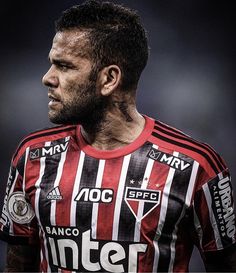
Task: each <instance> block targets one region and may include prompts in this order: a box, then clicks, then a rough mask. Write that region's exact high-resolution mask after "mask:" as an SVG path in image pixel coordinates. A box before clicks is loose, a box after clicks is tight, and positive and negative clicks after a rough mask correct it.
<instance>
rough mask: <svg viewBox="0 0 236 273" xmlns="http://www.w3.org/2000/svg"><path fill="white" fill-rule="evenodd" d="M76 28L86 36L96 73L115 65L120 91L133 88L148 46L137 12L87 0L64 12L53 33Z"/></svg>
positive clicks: (140, 71)
mask: <svg viewBox="0 0 236 273" xmlns="http://www.w3.org/2000/svg"><path fill="white" fill-rule="evenodd" d="M74 28H79V29H81V30H85V31H87V32H88V38H89V46H88V50H89V51H90V56H91V59H92V60H93V62H94V63H95V68H96V69H97V71H99V70H101V69H102V68H103V67H105V66H108V65H110V64H116V65H118V66H119V67H120V69H121V71H122V84H121V88H122V89H132V88H134V87H136V86H137V83H138V80H139V78H140V75H141V73H142V71H143V69H144V68H145V66H146V64H147V60H148V42H147V35H146V31H145V29H144V28H143V26H142V24H141V22H140V17H139V16H138V14H137V12H136V11H134V10H131V9H129V8H126V7H123V6H122V5H116V4H114V3H111V2H101V1H97V0H89V1H86V2H84V3H83V4H81V5H76V6H72V7H71V8H69V9H67V10H65V11H64V12H63V13H62V15H61V17H60V18H59V19H58V20H57V21H56V22H55V29H56V31H57V32H58V31H65V30H70V29H74Z"/></svg>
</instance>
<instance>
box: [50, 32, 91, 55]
mask: <svg viewBox="0 0 236 273" xmlns="http://www.w3.org/2000/svg"><path fill="white" fill-rule="evenodd" d="M88 42H89V39H88V33H87V32H86V31H80V30H66V31H60V32H57V33H56V35H55V36H54V38H53V43H52V48H51V50H50V55H53V57H55V58H61V57H66V56H68V57H69V56H71V57H88V56H89V54H88V52H89V48H88V47H89V46H88V45H89V44H88Z"/></svg>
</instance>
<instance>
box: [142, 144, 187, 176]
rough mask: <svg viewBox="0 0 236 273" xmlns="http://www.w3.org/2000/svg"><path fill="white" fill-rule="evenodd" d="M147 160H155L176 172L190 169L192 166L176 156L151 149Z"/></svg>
mask: <svg viewBox="0 0 236 273" xmlns="http://www.w3.org/2000/svg"><path fill="white" fill-rule="evenodd" d="M147 156H148V157H149V158H151V159H153V160H156V161H158V162H160V163H163V164H166V165H168V166H170V167H172V168H174V169H176V170H180V171H184V170H185V169H187V168H188V167H190V166H191V165H192V164H191V163H189V162H187V161H185V160H183V159H181V158H178V157H176V156H173V155H171V154H167V153H163V152H161V151H159V150H157V149H154V148H151V150H150V151H149V153H148V155H147Z"/></svg>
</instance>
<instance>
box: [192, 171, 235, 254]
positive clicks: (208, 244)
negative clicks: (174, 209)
mask: <svg viewBox="0 0 236 273" xmlns="http://www.w3.org/2000/svg"><path fill="white" fill-rule="evenodd" d="M194 225H195V228H196V231H197V234H198V239H199V245H200V247H201V250H202V251H203V252H205V251H216V250H221V249H224V248H227V247H228V246H230V245H232V244H233V243H235V239H236V238H235V237H236V223H235V213H234V201H233V190H232V184H231V178H230V174H229V171H228V170H224V171H223V172H221V173H219V174H218V175H217V176H215V177H214V178H212V179H210V181H208V182H207V183H205V184H203V185H202V187H201V188H200V189H199V190H198V191H197V192H196V194H195V198H194Z"/></svg>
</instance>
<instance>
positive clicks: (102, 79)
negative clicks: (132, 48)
mask: <svg viewBox="0 0 236 273" xmlns="http://www.w3.org/2000/svg"><path fill="white" fill-rule="evenodd" d="M98 81H99V85H100V92H101V95H103V96H109V95H110V94H112V92H113V91H114V90H116V89H117V87H118V86H119V84H120V83H121V70H120V68H119V66H117V65H109V66H106V67H104V68H103V69H102V70H101V71H100V73H99V76H98Z"/></svg>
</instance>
